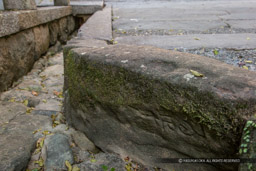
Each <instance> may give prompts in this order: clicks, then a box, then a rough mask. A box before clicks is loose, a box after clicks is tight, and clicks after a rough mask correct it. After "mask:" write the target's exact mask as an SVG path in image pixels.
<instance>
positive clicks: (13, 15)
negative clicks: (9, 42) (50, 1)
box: [0, 6, 72, 37]
mask: <svg viewBox="0 0 256 171" xmlns="http://www.w3.org/2000/svg"><path fill="white" fill-rule="evenodd" d="M71 14H72V7H71V6H65V7H43V8H38V9H37V10H19V11H3V12H1V14H0V23H1V29H0V37H4V36H8V35H11V34H15V33H17V32H19V31H22V30H25V29H29V28H32V27H36V26H38V25H41V24H46V23H49V22H52V21H54V20H57V19H60V18H63V17H66V16H69V15H71Z"/></svg>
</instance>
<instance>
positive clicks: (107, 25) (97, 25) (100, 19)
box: [78, 6, 112, 41]
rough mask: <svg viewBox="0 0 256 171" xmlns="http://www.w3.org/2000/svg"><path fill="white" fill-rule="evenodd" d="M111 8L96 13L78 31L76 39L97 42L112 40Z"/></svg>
mask: <svg viewBox="0 0 256 171" xmlns="http://www.w3.org/2000/svg"><path fill="white" fill-rule="evenodd" d="M111 16H112V15H111V7H108V6H107V7H105V8H104V9H103V10H102V11H97V12H96V13H95V14H93V15H92V16H91V17H90V18H89V19H88V20H87V22H86V23H85V24H84V25H83V26H82V27H81V28H80V29H79V31H78V37H82V38H91V39H98V40H109V41H110V40H112V18H111Z"/></svg>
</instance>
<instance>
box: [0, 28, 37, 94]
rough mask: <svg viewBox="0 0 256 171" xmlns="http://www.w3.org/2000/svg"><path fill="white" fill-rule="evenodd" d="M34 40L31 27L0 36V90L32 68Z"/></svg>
mask: <svg viewBox="0 0 256 171" xmlns="http://www.w3.org/2000/svg"><path fill="white" fill-rule="evenodd" d="M34 40H35V37H34V33H33V30H32V29H29V30H26V31H22V32H20V33H18V34H14V35H12V36H9V37H4V38H0V92H1V91H3V90H6V89H7V88H8V87H10V86H11V84H12V82H13V81H15V80H17V79H18V78H20V77H21V76H23V75H24V74H26V73H27V72H28V71H29V70H30V69H31V68H32V66H33V64H34V56H35V41H34Z"/></svg>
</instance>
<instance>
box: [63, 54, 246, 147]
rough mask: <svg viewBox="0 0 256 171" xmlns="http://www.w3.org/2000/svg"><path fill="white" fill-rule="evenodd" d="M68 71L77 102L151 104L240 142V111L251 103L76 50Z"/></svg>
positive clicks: (73, 99) (69, 56) (69, 57)
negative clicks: (228, 98)
mask: <svg viewBox="0 0 256 171" xmlns="http://www.w3.org/2000/svg"><path fill="white" fill-rule="evenodd" d="M65 60H66V61H65V70H66V71H65V74H66V77H67V83H65V84H68V90H69V93H70V98H71V103H72V105H74V106H79V105H80V104H82V105H88V106H92V105H93V104H94V103H100V104H102V105H108V106H139V105H143V104H150V105H151V106H152V108H156V109H160V108H161V109H163V110H166V112H167V113H168V112H169V113H171V114H175V115H186V116H188V118H190V119H192V120H194V121H197V122H198V123H200V124H202V125H204V126H206V127H208V128H209V129H211V130H215V131H216V135H219V136H220V137H225V138H227V139H228V138H230V140H231V141H233V142H236V143H237V142H238V140H239V135H240V134H241V125H242V123H241V119H240V117H239V111H240V110H243V109H244V108H246V106H247V104H246V103H244V104H243V105H240V104H241V103H235V102H232V101H228V100H224V99H220V98H218V97H216V96H215V95H214V94H213V93H211V92H200V91H199V90H198V89H197V88H195V87H191V86H190V87H189V86H187V85H174V84H171V83H169V82H167V81H163V80H157V79H152V78H149V77H148V76H146V75H142V74H141V73H135V72H132V71H129V70H127V69H125V68H121V67H120V66H117V65H114V64H107V63H104V61H102V62H99V61H98V62H95V61H93V60H90V59H89V57H88V56H83V57H80V56H78V55H77V54H76V53H74V52H73V51H72V50H69V51H68V52H66V55H65Z"/></svg>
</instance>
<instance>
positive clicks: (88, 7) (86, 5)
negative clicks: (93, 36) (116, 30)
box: [70, 0, 104, 16]
mask: <svg viewBox="0 0 256 171" xmlns="http://www.w3.org/2000/svg"><path fill="white" fill-rule="evenodd" d="M70 4H71V5H72V13H73V15H75V16H76V15H87V14H90V15H91V14H93V13H95V12H96V11H98V10H102V8H103V7H104V0H87V1H71V3H70Z"/></svg>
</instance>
